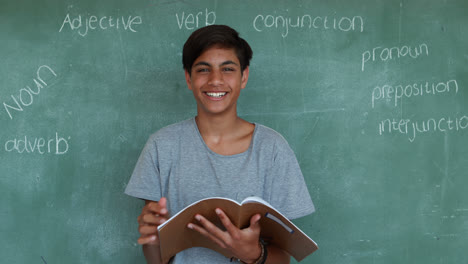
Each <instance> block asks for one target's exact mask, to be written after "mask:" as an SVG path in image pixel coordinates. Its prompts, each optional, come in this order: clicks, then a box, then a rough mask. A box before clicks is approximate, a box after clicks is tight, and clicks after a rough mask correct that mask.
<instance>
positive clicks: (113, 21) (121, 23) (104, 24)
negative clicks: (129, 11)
mask: <svg viewBox="0 0 468 264" xmlns="http://www.w3.org/2000/svg"><path fill="white" fill-rule="evenodd" d="M142 23H143V21H142V18H141V16H128V17H124V16H121V17H115V18H114V17H112V16H101V17H98V16H89V17H84V23H83V19H82V17H81V15H78V16H77V17H74V18H73V19H72V18H70V14H67V15H66V16H65V19H64V20H63V23H62V26H61V27H60V29H59V32H62V30H63V28H64V27H69V28H70V29H71V30H72V31H76V32H78V34H79V35H80V36H82V37H84V36H86V35H87V34H88V31H89V30H107V29H111V28H114V29H118V30H120V29H123V30H126V31H128V30H129V31H131V32H137V31H136V29H135V25H140V24H142Z"/></svg>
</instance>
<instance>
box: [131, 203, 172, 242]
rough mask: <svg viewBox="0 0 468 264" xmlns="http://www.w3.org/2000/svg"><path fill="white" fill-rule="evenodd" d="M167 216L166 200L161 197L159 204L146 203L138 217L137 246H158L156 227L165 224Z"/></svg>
mask: <svg viewBox="0 0 468 264" xmlns="http://www.w3.org/2000/svg"><path fill="white" fill-rule="evenodd" d="M168 216H169V212H168V210H167V199H166V198H165V197H162V198H161V199H160V200H159V202H154V201H146V205H145V206H144V207H143V209H142V211H141V214H140V216H138V224H139V226H138V232H140V238H138V244H141V245H145V244H148V245H159V238H158V226H159V225H161V224H162V223H164V222H166V221H167V219H168Z"/></svg>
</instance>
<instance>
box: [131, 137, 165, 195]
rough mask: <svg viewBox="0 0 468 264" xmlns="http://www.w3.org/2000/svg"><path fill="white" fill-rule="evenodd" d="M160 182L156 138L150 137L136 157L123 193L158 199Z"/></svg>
mask: <svg viewBox="0 0 468 264" xmlns="http://www.w3.org/2000/svg"><path fill="white" fill-rule="evenodd" d="M160 183H161V181H160V173H159V164H158V152H157V145H156V140H155V139H154V137H150V139H149V140H148V142H147V143H146V145H145V147H144V148H143V151H142V152H141V154H140V157H139V158H138V161H137V164H136V166H135V169H134V170H133V173H132V176H131V178H130V181H129V182H128V184H127V187H126V188H125V194H127V195H130V196H133V197H136V198H140V199H144V200H152V201H159V199H160V198H161V196H162V195H161V184H160Z"/></svg>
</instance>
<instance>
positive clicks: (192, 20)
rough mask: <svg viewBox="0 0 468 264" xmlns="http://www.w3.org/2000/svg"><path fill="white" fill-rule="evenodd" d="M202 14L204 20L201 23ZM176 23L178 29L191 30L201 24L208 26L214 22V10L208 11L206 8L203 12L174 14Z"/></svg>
mask: <svg viewBox="0 0 468 264" xmlns="http://www.w3.org/2000/svg"><path fill="white" fill-rule="evenodd" d="M203 15H204V17H205V21H204V23H203V21H202V19H203ZM175 16H176V19H177V25H178V26H179V29H182V28H185V29H188V30H192V29H195V28H199V27H202V26H209V25H213V24H214V23H215V22H216V13H215V12H214V11H210V12H208V9H207V8H206V9H205V13H204V14H203V12H201V11H200V12H198V13H197V14H192V13H187V14H185V12H182V14H180V16H179V14H176V15H175Z"/></svg>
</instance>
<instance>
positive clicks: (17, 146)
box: [5, 132, 70, 155]
mask: <svg viewBox="0 0 468 264" xmlns="http://www.w3.org/2000/svg"><path fill="white" fill-rule="evenodd" d="M69 140H70V137H68V139H65V138H63V137H59V135H58V133H57V132H56V133H55V137H52V138H47V139H46V138H43V137H28V136H24V137H21V138H14V139H10V140H8V141H6V142H5V151H6V152H17V153H19V154H23V153H37V154H41V155H43V154H55V155H63V154H66V153H67V152H68V150H69V144H68V141H69Z"/></svg>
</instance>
